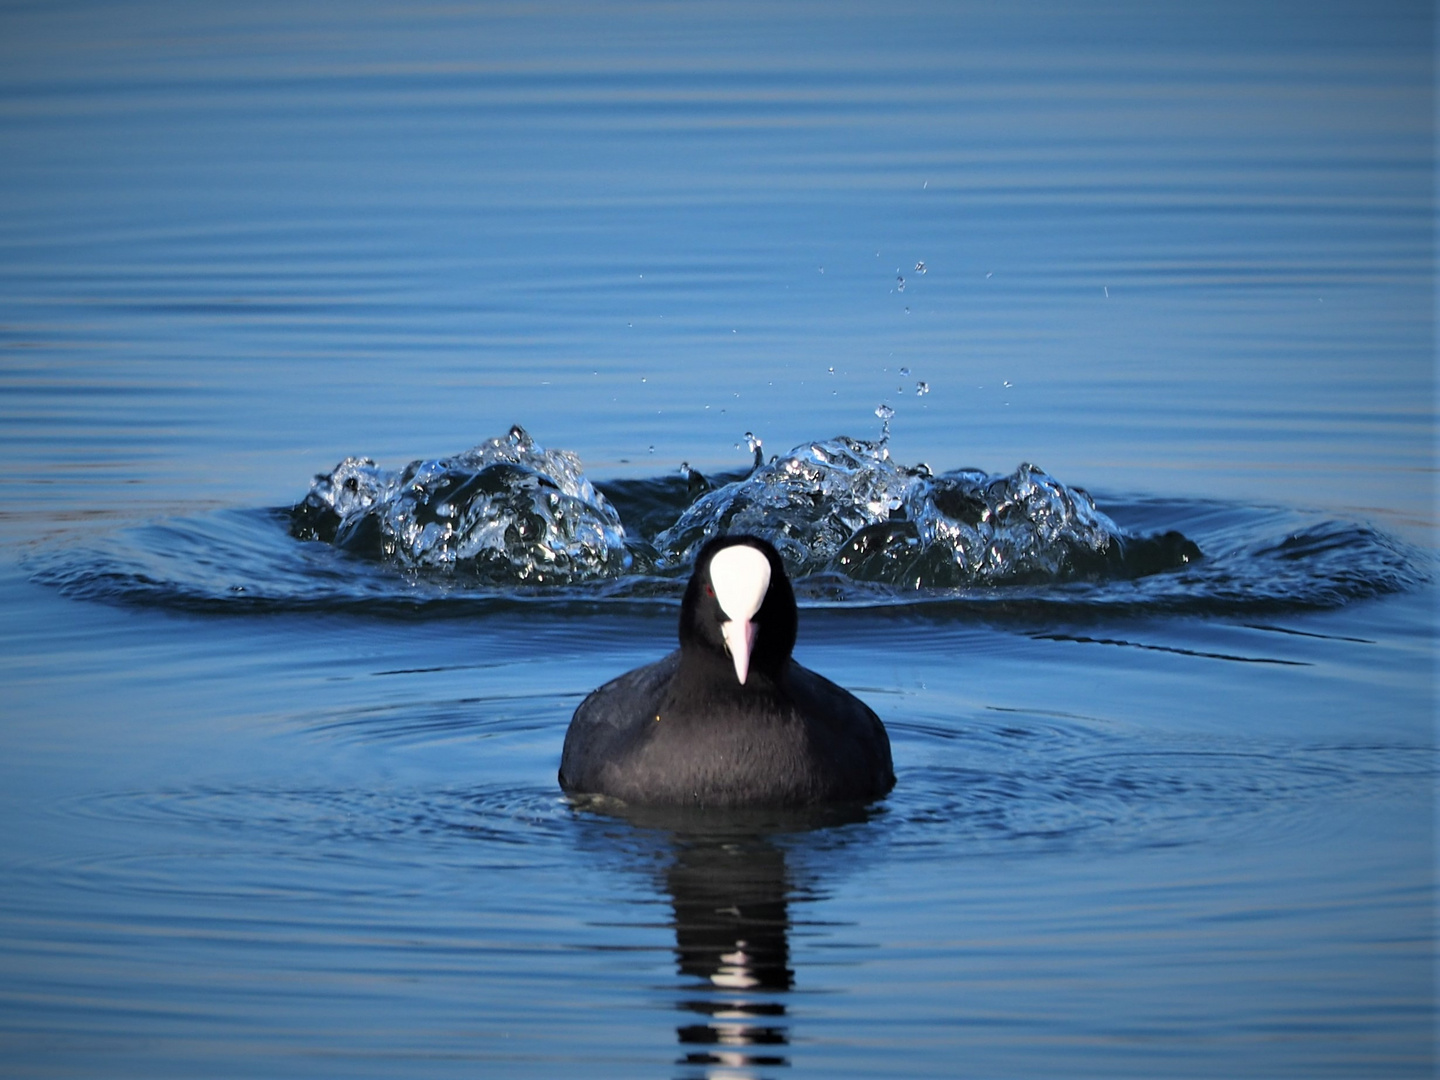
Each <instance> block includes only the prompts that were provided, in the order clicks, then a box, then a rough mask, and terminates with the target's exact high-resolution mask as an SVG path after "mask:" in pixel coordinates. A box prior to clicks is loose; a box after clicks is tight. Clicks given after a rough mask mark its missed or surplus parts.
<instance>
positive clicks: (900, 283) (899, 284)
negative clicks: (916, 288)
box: [895, 274, 905, 292]
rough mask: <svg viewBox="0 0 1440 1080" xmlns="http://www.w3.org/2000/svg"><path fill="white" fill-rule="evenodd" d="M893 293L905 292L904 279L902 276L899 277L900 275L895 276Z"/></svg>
mask: <svg viewBox="0 0 1440 1080" xmlns="http://www.w3.org/2000/svg"><path fill="white" fill-rule="evenodd" d="M895 291H896V292H904V291H905V278H904V276H903V275H901V274H896V275H895Z"/></svg>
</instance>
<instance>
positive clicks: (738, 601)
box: [560, 536, 895, 807]
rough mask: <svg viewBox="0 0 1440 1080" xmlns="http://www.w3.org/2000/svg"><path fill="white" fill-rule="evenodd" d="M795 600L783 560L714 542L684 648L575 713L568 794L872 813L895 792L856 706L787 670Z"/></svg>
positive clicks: (863, 710)
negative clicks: (865, 808)
mask: <svg viewBox="0 0 1440 1080" xmlns="http://www.w3.org/2000/svg"><path fill="white" fill-rule="evenodd" d="M797 625H798V618H797V613H796V608H795V594H794V592H793V591H792V590H791V588H790V581H789V579H788V578H787V577H786V576H785V567H784V565H783V564H782V563H781V561H780V556H779V555H778V554H777V553H776V551H775V549H774V548H773V547H771V546H770V545H769V544H768V543H766V542H765V541H764V540H760V539H758V538H756V537H753V536H727V537H720V538H718V539H715V540H711V541H710V542H709V543H708V544H706V545H705V546H704V547H703V548H702V549H701V551H700V554H699V556H698V557H697V558H696V560H695V570H694V573H693V574H692V575H691V577H690V583H689V585H688V586H687V587H686V589H685V599H684V601H683V603H682V604H681V607H680V648H679V649H677V650H676V651H675V652H672V653H671V654H670V655H669V656H667V657H665V658H664V659H663V660H660V661H657V662H656V663H653V664H649V665H647V666H645V667H641V668H636V669H635V670H634V671H631V672H627V673H626V674H624V675H622V676H620V677H619V678H618V679H614V680H612V681H611V682H608V683H606V684H605V685H604V686H602V687H600V688H599V689H598V690H596V691H594V692H593V693H591V694H590V695H589V696H588V697H587V698H586V699H585V700H584V701H583V702H582V703H581V704H580V707H579V708H578V709H576V710H575V716H574V717H573V718H572V719H571V721H570V729H569V731H568V732H566V735H565V749H564V751H563V753H562V755H561V760H560V786H561V787H562V788H564V789H565V791H567V792H570V793H571V794H588V795H606V796H610V797H612V798H615V799H620V800H622V801H623V802H625V803H628V804H631V805H636V806H706V807H709V806H714V807H751V806H753V807H772V806H774V807H779V806H811V805H816V804H820V803H839V802H866V801H869V800H872V799H877V798H879V797H880V796H882V795H884V794H885V793H886V792H888V791H889V790H890V789H891V788H892V787H894V785H895V772H894V768H893V766H892V764H891V759H890V739H889V737H888V736H887V735H886V733H885V726H884V725H883V724H882V723H881V722H880V718H879V717H877V716H876V715H875V713H874V712H872V711H871V710H870V708H869V707H868V706H867V705H865V703H864V702H862V701H860V699H859V698H857V697H855V696H854V695H853V694H851V693H849V692H848V691H846V690H843V689H841V688H840V687H838V686H836V685H835V684H834V683H832V682H830V680H828V679H826V678H824V677H823V676H820V675H817V674H816V673H815V672H813V671H811V670H809V669H808V668H806V667H803V666H802V665H800V664H798V663H796V662H795V661H794V660H792V659H791V657H790V652H791V649H792V648H794V645H795V633H796V628H797Z"/></svg>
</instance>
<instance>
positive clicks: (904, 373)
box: [900, 367, 910, 377]
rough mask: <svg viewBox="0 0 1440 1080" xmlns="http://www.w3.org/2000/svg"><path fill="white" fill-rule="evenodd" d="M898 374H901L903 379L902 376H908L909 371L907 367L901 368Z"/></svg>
mask: <svg viewBox="0 0 1440 1080" xmlns="http://www.w3.org/2000/svg"><path fill="white" fill-rule="evenodd" d="M900 374H901V376H902V377H903V376H906V375H909V374H910V369H909V368H908V367H902V368H901V369H900Z"/></svg>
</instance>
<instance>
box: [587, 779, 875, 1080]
mask: <svg viewBox="0 0 1440 1080" xmlns="http://www.w3.org/2000/svg"><path fill="white" fill-rule="evenodd" d="M570 802H571V805H572V806H574V807H575V809H576V810H577V811H578V812H579V813H580V814H581V815H582V817H585V818H589V819H590V820H592V821H594V820H599V821H605V822H609V823H613V822H615V820H616V819H621V820H624V821H626V822H628V823H629V824H630V825H632V826H634V827H635V831H633V832H627V833H625V834H624V836H623V838H621V837H617V835H616V834H615V833H614V832H613V831H612V829H610V828H608V827H607V828H606V829H605V830H604V832H603V835H604V837H605V841H604V842H605V844H606V846H607V847H609V846H613V845H614V844H615V842H616V840H617V839H620V840H621V844H622V846H625V847H629V846H630V845H631V844H633V843H634V842H636V841H639V845H638V848H635V849H634V852H635V854H636V855H638V856H640V859H641V862H642V863H643V864H646V865H648V866H653V865H654V860H655V859H656V858H657V857H658V858H660V859H662V860H663V863H664V866H665V870H664V871H663V872H662V873H661V875H660V878H659V881H658V882H657V884H659V885H660V886H661V888H663V890H664V891H665V892H666V893H668V894H669V898H670V906H671V908H672V910H673V911H674V930H675V958H676V965H677V967H678V968H679V969H680V975H681V977H682V979H685V980H688V981H687V982H686V983H685V984H684V985H683V986H682V987H681V992H680V999H679V1002H678V1006H677V1007H678V1008H679V1009H680V1011H681V1012H683V1013H684V1014H685V1020H684V1022H682V1023H681V1024H679V1025H678V1027H677V1029H676V1034H677V1036H678V1038H679V1040H680V1047H681V1056H680V1057H679V1058H678V1059H677V1061H676V1065H677V1066H679V1068H680V1073H679V1076H680V1078H681V1080H696V1078H698V1077H704V1078H706V1080H722V1078H723V1080H758V1078H760V1077H762V1076H767V1075H768V1076H774V1075H776V1073H775V1071H774V1070H776V1069H777V1068H784V1067H786V1066H788V1065H789V1064H790V1059H789V1057H788V1056H787V1054H786V1048H787V1047H788V1046H789V1045H790V1021H789V1016H788V1015H787V1013H786V1006H785V995H786V994H787V993H789V991H790V990H791V989H792V988H793V987H794V985H795V972H794V971H793V970H792V969H791V967H790V926H791V921H790V905H791V903H792V902H794V901H797V900H800V901H804V900H813V899H816V898H818V897H819V896H821V895H823V893H824V881H823V880H820V879H821V878H822V877H824V876H826V875H824V874H823V873H822V872H820V870H819V868H820V866H821V865H823V863H824V862H825V861H826V860H827V859H829V858H834V857H837V856H838V857H841V858H842V859H844V860H845V861H847V862H848V858H849V856H844V855H841V852H842V851H843V850H844V849H846V848H849V847H850V845H851V843H853V842H854V841H855V840H858V839H859V838H860V836H862V835H863V834H853V835H851V836H848V837H845V838H843V839H842V837H841V835H840V832H839V831H842V830H845V829H846V828H847V827H851V826H856V825H860V824H863V823H864V822H866V821H868V820H870V818H871V816H872V814H874V813H876V812H883V811H877V810H876V809H875V808H874V807H870V806H861V805H856V804H841V805H838V806H835V805H831V806H817V807H807V808H803V809H793V810H725V811H719V810H700V809H693V808H692V809H684V808H680V809H677V808H673V807H672V808H655V807H650V808H646V807H631V806H626V805H624V804H623V803H618V802H615V801H613V800H610V799H607V798H605V797H604V796H599V797H596V796H579V797H576V796H571V797H570ZM591 815H594V816H593V817H591ZM821 838H823V839H821ZM813 841H820V844H819V846H821V847H823V848H824V849H825V853H826V854H825V857H823V858H821V859H818V860H817V859H816V858H813V857H806V855H807V852H808V855H810V856H813V855H815V854H816V852H815V847H814V845H813V844H812V842H813ZM657 842H658V844H659V848H658V850H657V848H656V847H655V845H656V843H657ZM797 856H798V859H797ZM797 861H798V862H799V863H800V864H801V865H802V866H804V867H805V869H804V870H803V871H801V872H800V873H799V874H798V875H797V872H796V870H795V864H796V862H797ZM797 877H798V878H802V879H803V882H799V881H797Z"/></svg>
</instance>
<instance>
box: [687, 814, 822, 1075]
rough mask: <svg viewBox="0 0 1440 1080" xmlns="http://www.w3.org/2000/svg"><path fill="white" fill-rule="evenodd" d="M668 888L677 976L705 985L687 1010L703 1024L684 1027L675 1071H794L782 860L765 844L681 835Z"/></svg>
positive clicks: (693, 995) (777, 851)
mask: <svg viewBox="0 0 1440 1080" xmlns="http://www.w3.org/2000/svg"><path fill="white" fill-rule="evenodd" d="M665 883H666V887H667V888H668V890H669V892H670V897H671V903H672V905H673V907H674V910H675V954H676V958H677V962H678V965H679V968H680V973H681V974H682V975H685V976H689V977H691V978H693V979H696V980H698V982H697V983H695V984H694V985H693V987H691V988H689V989H690V993H689V994H688V995H687V997H686V999H685V1000H682V1001H681V1003H680V1008H681V1009H683V1010H684V1011H686V1012H687V1013H691V1014H694V1015H695V1016H697V1017H700V1018H702V1019H699V1020H697V1021H695V1022H691V1023H683V1024H681V1025H680V1027H679V1029H678V1035H679V1039H680V1045H681V1047H682V1048H683V1049H684V1050H685V1053H684V1055H683V1056H682V1057H681V1058H680V1059H679V1061H678V1064H681V1065H687V1066H694V1067H696V1068H698V1069H701V1070H703V1071H701V1072H700V1073H699V1075H703V1076H706V1077H737V1078H738V1077H750V1076H757V1075H758V1072H757V1070H759V1069H762V1068H766V1067H774V1066H784V1065H788V1064H789V1061H788V1059H787V1058H786V1057H785V1056H784V1053H783V1050H782V1048H783V1047H785V1046H786V1045H787V1044H788V1043H789V1031H788V1027H787V1024H786V1022H785V1019H786V1018H785V1005H784V1003H783V1002H782V1001H780V1000H777V995H778V994H781V993H784V992H785V991H787V990H789V989H790V987H791V986H792V985H793V984H794V972H792V971H791V970H790V945H789V929H790V921H789V909H788V903H787V896H788V881H787V876H786V870H785V855H784V853H783V852H782V851H781V850H780V849H779V848H777V847H775V846H774V845H773V844H772V843H770V842H769V841H768V840H765V839H763V838H760V837H752V838H748V839H744V840H739V839H732V840H725V841H709V842H707V841H706V840H704V839H700V838H695V837H677V838H676V852H675V861H674V863H673V864H672V865H671V866H670V868H669V870H668V871H667V872H666V875H665ZM696 990H703V991H704V993H695V991H696ZM686 1075H690V1074H688V1073H687V1074H686Z"/></svg>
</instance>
